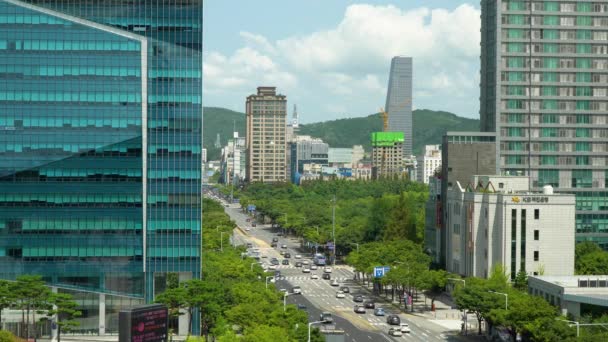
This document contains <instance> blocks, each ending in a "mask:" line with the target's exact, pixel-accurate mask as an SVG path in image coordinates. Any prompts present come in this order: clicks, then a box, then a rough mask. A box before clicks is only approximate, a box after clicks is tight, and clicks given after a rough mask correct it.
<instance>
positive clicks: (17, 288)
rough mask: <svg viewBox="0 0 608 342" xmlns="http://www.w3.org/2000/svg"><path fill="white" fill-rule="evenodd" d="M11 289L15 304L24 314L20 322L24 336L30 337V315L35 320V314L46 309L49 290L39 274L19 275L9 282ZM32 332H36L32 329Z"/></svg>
mask: <svg viewBox="0 0 608 342" xmlns="http://www.w3.org/2000/svg"><path fill="white" fill-rule="evenodd" d="M10 286H11V291H12V293H13V294H14V296H15V297H14V298H15V304H16V307H17V308H18V309H20V310H21V311H22V312H23V313H24V315H23V316H25V322H23V321H22V322H21V324H22V325H24V327H23V330H22V331H23V334H24V336H21V337H25V338H30V337H31V331H30V317H32V316H33V322H32V323H35V322H36V314H37V313H40V312H42V310H46V309H48V300H49V298H50V297H51V294H52V292H51V290H50V289H49V288H48V287H47V286H45V283H44V281H43V280H42V277H41V276H39V275H21V276H19V277H17V279H16V281H15V282H13V283H11V285H10ZM23 316H22V317H23ZM34 333H36V332H35V331H34Z"/></svg>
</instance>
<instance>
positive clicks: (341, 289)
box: [340, 286, 350, 293]
mask: <svg viewBox="0 0 608 342" xmlns="http://www.w3.org/2000/svg"><path fill="white" fill-rule="evenodd" d="M340 291H342V292H344V293H350V289H349V288H348V286H342V287H341V288H340Z"/></svg>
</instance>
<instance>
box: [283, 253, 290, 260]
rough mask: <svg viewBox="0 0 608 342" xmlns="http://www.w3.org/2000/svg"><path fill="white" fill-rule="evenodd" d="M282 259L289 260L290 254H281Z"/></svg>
mask: <svg viewBox="0 0 608 342" xmlns="http://www.w3.org/2000/svg"><path fill="white" fill-rule="evenodd" d="M283 257H284V258H288V259H289V258H291V254H289V253H285V254H283Z"/></svg>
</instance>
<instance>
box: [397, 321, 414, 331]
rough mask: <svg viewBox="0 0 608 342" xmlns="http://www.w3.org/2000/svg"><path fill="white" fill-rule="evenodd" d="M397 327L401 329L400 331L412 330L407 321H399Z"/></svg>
mask: <svg viewBox="0 0 608 342" xmlns="http://www.w3.org/2000/svg"><path fill="white" fill-rule="evenodd" d="M399 328H400V329H401V332H402V333H410V332H412V330H410V325H409V324H407V323H401V324H399Z"/></svg>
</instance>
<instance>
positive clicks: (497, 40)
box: [480, 0, 608, 249]
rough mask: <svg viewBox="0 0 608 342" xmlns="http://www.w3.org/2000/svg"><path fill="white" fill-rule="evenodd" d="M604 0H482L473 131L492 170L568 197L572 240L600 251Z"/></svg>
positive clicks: (605, 141)
mask: <svg viewBox="0 0 608 342" xmlns="http://www.w3.org/2000/svg"><path fill="white" fill-rule="evenodd" d="M607 11H608V1H606V0H601V1H593V2H592V1H495V0H483V1H481V22H482V28H481V89H480V90H481V92H480V99H481V103H480V116H481V130H482V131H486V132H496V134H497V148H498V150H497V157H496V160H497V162H498V165H497V166H498V170H497V171H496V173H499V174H506V175H528V176H530V186H531V187H532V188H534V189H540V188H542V187H543V186H544V185H551V186H553V187H554V189H555V191H556V192H569V193H575V194H576V195H577V208H578V210H577V213H576V231H577V235H576V241H586V240H588V241H595V242H597V243H598V244H599V245H600V246H602V247H603V248H604V249H608V214H606V208H607V207H608V205H607V204H606V199H607V198H608V184H607V182H606V179H607V178H608V176H607V175H608V171H607V166H608V159H607V158H608V132H607V130H606V127H607V126H606V125H608V101H606V97H607V94H608V93H607V89H606V84H608V74H607V73H606V69H607V68H608V54H607V51H606V40H607V38H606V35H607V31H608V21H607V20H606V12H607Z"/></svg>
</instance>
